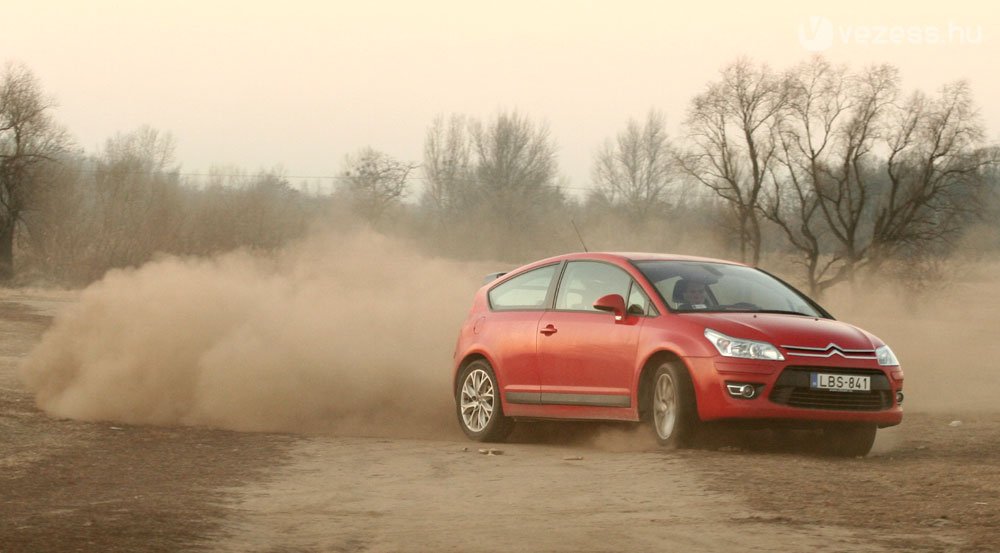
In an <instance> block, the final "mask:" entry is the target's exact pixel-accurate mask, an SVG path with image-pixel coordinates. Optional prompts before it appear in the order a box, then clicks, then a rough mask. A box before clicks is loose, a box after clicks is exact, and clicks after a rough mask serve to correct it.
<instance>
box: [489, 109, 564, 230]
mask: <svg viewBox="0 0 1000 553" xmlns="http://www.w3.org/2000/svg"><path fill="white" fill-rule="evenodd" d="M473 144H474V155H475V176H476V187H477V191H478V200H479V204H480V206H488V208H489V210H490V211H491V212H493V213H495V214H496V219H497V220H499V221H503V222H504V223H505V224H506V225H509V226H512V227H514V228H522V229H523V228H525V227H530V226H531V225H533V224H534V223H536V222H537V220H538V218H539V216H540V214H541V213H540V209H544V208H545V207H547V206H548V205H549V204H551V202H552V200H553V199H558V198H561V194H560V193H559V191H558V189H557V188H556V186H555V181H556V177H557V164H556V154H555V146H554V144H553V142H552V140H551V139H550V137H549V131H548V128H546V127H545V126H538V125H535V124H534V123H532V122H531V121H530V120H529V119H528V118H527V117H525V116H523V115H520V114H519V113H517V112H505V113H500V114H498V115H497V117H496V119H494V120H493V121H490V122H489V123H488V124H485V125H484V124H482V123H479V122H474V123H473Z"/></svg>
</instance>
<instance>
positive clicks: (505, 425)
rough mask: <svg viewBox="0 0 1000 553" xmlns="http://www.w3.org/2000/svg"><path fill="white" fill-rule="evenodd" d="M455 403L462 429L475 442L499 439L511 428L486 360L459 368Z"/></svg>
mask: <svg viewBox="0 0 1000 553" xmlns="http://www.w3.org/2000/svg"><path fill="white" fill-rule="evenodd" d="M455 407H456V409H457V411H458V424H459V426H461V427H462V432H465V435H466V436H468V437H469V438H472V439H473V440H476V441H477V442H502V441H503V440H505V439H506V438H507V436H508V435H510V431H511V430H513V427H514V421H512V420H511V419H510V418H509V417H506V416H504V414H503V406H502V405H500V386H498V385H497V378H496V375H495V374H493V368H492V367H490V364H489V363H487V362H486V361H483V360H477V361H473V362H472V363H469V364H468V365H467V366H466V367H465V368H464V369H462V372H461V374H459V377H458V389H457V390H456V391H455Z"/></svg>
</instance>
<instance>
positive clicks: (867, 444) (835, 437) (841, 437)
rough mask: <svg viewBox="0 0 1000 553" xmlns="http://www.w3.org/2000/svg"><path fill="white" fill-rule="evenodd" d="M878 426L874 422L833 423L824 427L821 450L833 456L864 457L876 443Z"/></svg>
mask: <svg viewBox="0 0 1000 553" xmlns="http://www.w3.org/2000/svg"><path fill="white" fill-rule="evenodd" d="M877 431H878V427H877V426H876V425H875V424H872V423H845V424H831V425H828V426H825V427H824V428H823V433H822V435H821V436H820V438H819V439H820V440H821V441H820V444H819V445H820V447H819V449H820V452H821V453H823V454H824V455H830V456H833V457H864V456H865V455H868V452H869V451H871V449H872V445H873V444H874V443H875V433H876V432H877Z"/></svg>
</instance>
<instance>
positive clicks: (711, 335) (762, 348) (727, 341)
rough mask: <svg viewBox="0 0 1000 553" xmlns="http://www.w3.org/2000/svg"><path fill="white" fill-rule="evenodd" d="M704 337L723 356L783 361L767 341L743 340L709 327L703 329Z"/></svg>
mask: <svg viewBox="0 0 1000 553" xmlns="http://www.w3.org/2000/svg"><path fill="white" fill-rule="evenodd" d="M705 337H706V338H708V341H709V342H712V345H713V346H715V349H717V350H719V355H723V356H725V357H740V358H743V359H765V360H768V361H784V360H785V356H784V355H781V352H780V351H778V348H776V347H774V346H773V345H771V344H769V343H767V342H757V341H755V340H743V339H740V338H733V337H730V336H726V335H725V334H723V333H721V332H716V331H714V330H712V329H711V328H706V329H705Z"/></svg>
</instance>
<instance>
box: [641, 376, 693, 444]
mask: <svg viewBox="0 0 1000 553" xmlns="http://www.w3.org/2000/svg"><path fill="white" fill-rule="evenodd" d="M649 395H650V398H649V401H650V404H649V411H650V415H651V416H650V422H651V423H652V425H653V431H654V432H655V433H656V440H657V441H658V442H659V443H660V445H662V446H664V447H668V448H682V447H688V446H690V445H691V444H692V443H693V442H694V439H695V435H696V434H697V431H698V428H699V426H700V424H701V421H700V420H699V419H698V408H697V404H696V402H695V398H694V386H692V384H691V377H690V376H688V373H687V369H685V368H684V367H683V366H682V365H681V364H680V363H679V362H676V361H673V362H667V363H663V364H662V365H660V366H659V367H658V368H657V369H656V372H654V373H653V381H652V386H651V389H650V391H649Z"/></svg>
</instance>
